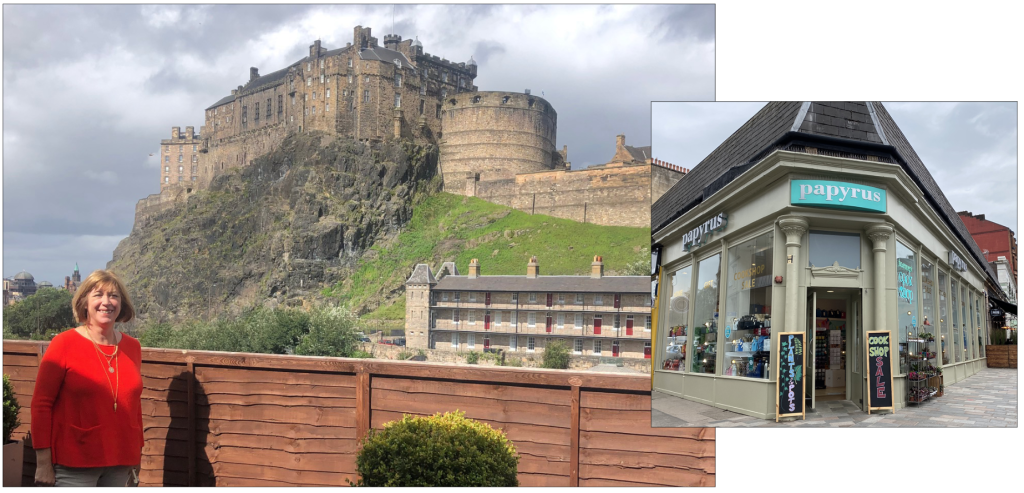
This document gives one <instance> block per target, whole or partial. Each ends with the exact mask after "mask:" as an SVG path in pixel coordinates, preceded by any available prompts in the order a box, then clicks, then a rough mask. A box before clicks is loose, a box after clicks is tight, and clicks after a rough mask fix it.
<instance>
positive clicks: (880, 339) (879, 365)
mask: <svg viewBox="0 0 1024 493" xmlns="http://www.w3.org/2000/svg"><path fill="white" fill-rule="evenodd" d="M890 337H891V334H890V333H889V332H888V331H878V332H873V331H868V333H867V342H868V351H867V354H868V362H867V370H868V414H870V413H871V411H872V410H874V409H895V408H894V407H893V402H892V361H891V360H892V341H891V340H890Z"/></svg>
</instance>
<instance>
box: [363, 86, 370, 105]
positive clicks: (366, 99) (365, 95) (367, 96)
mask: <svg viewBox="0 0 1024 493" xmlns="http://www.w3.org/2000/svg"><path fill="white" fill-rule="evenodd" d="M363 102H364V103H369V102H370V91H369V89H367V90H364V91H363Z"/></svg>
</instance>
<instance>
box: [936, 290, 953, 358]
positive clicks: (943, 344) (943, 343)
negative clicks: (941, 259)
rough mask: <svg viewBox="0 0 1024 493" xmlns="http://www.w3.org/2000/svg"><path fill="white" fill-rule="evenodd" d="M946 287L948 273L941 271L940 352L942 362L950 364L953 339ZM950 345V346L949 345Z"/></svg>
mask: <svg viewBox="0 0 1024 493" xmlns="http://www.w3.org/2000/svg"><path fill="white" fill-rule="evenodd" d="M946 293H947V288H946V273H945V272H942V271H939V332H940V333H941V334H942V335H941V337H940V342H939V352H940V353H941V354H942V364H943V365H948V364H949V352H950V349H949V347H952V346H951V344H952V339H950V338H949V313H947V312H948V311H949V310H948V309H947V308H946V303H948V302H949V297H948V296H947V294H946ZM947 346H948V347H947Z"/></svg>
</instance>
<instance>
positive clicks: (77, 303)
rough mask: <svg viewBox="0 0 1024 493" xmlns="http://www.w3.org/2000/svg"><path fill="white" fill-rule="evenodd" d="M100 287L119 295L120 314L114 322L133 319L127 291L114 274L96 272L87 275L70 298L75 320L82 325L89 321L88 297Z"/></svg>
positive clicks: (133, 315)
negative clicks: (112, 290) (111, 289)
mask: <svg viewBox="0 0 1024 493" xmlns="http://www.w3.org/2000/svg"><path fill="white" fill-rule="evenodd" d="M97 287H102V288H106V289H110V288H113V289H114V291H117V294H119V295H121V312H120V313H118V314H117V320H115V322H128V321H130V320H131V319H133V318H135V308H133V307H132V300H131V298H129V297H128V290H127V289H125V288H124V283H122V282H121V279H119V278H118V277H117V275H116V274H114V273H113V272H110V271H108V270H102V269H101V270H97V271H93V273H92V274H89V277H86V278H85V281H82V285H81V286H78V290H77V291H75V296H74V297H73V298H71V309H72V310H74V312H75V320H77V321H78V323H80V324H82V323H85V322H87V321H88V320H89V299H88V295H89V293H90V292H92V290H93V289H96V288H97Z"/></svg>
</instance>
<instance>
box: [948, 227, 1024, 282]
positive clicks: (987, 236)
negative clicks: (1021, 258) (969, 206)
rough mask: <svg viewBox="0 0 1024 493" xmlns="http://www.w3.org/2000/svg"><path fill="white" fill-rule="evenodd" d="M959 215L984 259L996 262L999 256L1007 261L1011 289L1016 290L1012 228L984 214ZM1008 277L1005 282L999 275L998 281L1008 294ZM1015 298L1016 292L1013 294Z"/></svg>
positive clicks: (1015, 250)
mask: <svg viewBox="0 0 1024 493" xmlns="http://www.w3.org/2000/svg"><path fill="white" fill-rule="evenodd" d="M957 214H959V215H960V219H961V220H963V222H964V226H967V231H968V232H970V233H971V236H972V237H973V238H974V242H975V243H977V244H978V248H980V249H981V253H982V254H983V255H984V256H985V260H986V261H988V262H996V261H997V260H998V259H999V258H1000V257H1003V258H1004V260H1006V262H1007V266H1008V268H1009V272H1008V274H1009V275H1010V276H1012V280H1013V288H1012V289H1013V291H1014V293H1016V292H1017V238H1015V237H1014V234H1013V230H1011V229H1010V228H1008V227H1006V226H1003V225H1002V224H999V223H994V222H992V221H989V220H987V219H985V215H984V214H978V215H974V214H971V213H970V212H968V211H960V212H957ZM1009 282H1010V277H1007V281H1006V284H1004V282H1003V279H1002V278H1001V277H1000V279H999V283H1000V285H1001V286H1002V288H1003V292H1005V293H1006V294H1010V288H1008V283H1009ZM1013 297H1014V299H1016V294H1014V295H1013Z"/></svg>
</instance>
